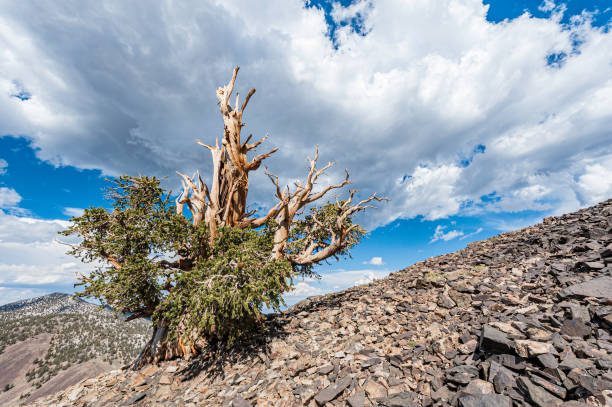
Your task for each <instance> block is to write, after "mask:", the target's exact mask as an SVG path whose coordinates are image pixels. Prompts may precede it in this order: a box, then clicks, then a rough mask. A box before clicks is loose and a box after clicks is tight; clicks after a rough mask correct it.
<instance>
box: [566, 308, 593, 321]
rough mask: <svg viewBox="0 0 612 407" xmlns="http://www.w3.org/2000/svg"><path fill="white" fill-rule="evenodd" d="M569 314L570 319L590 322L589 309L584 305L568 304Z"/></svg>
mask: <svg viewBox="0 0 612 407" xmlns="http://www.w3.org/2000/svg"><path fill="white" fill-rule="evenodd" d="M569 308H570V312H571V313H572V319H580V320H582V321H584V322H591V315H590V313H589V309H588V308H587V307H585V306H584V305H580V304H570V306H569Z"/></svg>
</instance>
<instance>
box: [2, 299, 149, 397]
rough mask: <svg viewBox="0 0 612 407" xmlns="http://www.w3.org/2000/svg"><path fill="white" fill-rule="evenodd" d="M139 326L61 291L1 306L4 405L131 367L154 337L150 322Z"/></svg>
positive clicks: (139, 323) (140, 323) (47, 393)
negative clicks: (149, 337)
mask: <svg viewBox="0 0 612 407" xmlns="http://www.w3.org/2000/svg"><path fill="white" fill-rule="evenodd" d="M134 322H136V321H134ZM134 322H131V323H129V324H126V323H124V322H123V321H122V320H121V319H118V318H116V317H115V315H113V313H112V312H111V311H109V310H99V307H98V306H96V305H94V304H90V303H87V302H85V301H81V300H76V299H74V298H72V297H71V296H70V295H67V294H59V293H55V294H50V295H47V296H43V297H38V298H32V299H29V300H23V301H18V302H14V303H11V304H7V305H4V306H1V307H0V405H2V406H5V405H17V404H20V403H26V404H27V403H30V402H31V401H33V400H34V399H36V398H38V397H41V396H46V395H49V394H53V393H56V392H58V391H61V390H64V389H65V388H67V387H69V386H71V385H73V384H75V383H78V382H79V381H81V380H83V379H84V378H88V377H91V376H92V375H94V376H95V375H98V374H101V373H103V372H108V371H109V370H112V369H113V368H117V367H120V366H122V365H124V364H126V363H128V362H129V361H130V360H131V359H132V358H133V357H134V356H135V355H136V354H137V353H138V351H139V350H140V349H141V348H142V346H143V344H144V343H145V342H146V340H147V339H148V335H149V334H148V323H146V322H145V321H139V322H136V323H134Z"/></svg>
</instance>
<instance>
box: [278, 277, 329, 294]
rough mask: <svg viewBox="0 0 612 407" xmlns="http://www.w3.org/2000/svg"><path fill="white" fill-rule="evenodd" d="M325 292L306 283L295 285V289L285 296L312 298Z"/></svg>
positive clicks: (301, 282)
mask: <svg viewBox="0 0 612 407" xmlns="http://www.w3.org/2000/svg"><path fill="white" fill-rule="evenodd" d="M321 294H323V291H322V290H321V289H320V288H317V287H313V286H311V285H309V284H308V283H306V282H304V281H300V282H298V283H297V284H295V286H294V289H293V290H292V291H290V292H289V293H287V294H285V296H286V297H310V296H313V295H321Z"/></svg>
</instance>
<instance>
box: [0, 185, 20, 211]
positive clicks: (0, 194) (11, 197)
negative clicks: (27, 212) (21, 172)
mask: <svg viewBox="0 0 612 407" xmlns="http://www.w3.org/2000/svg"><path fill="white" fill-rule="evenodd" d="M19 202H21V195H19V194H18V193H17V191H15V190H14V189H13V188H7V187H0V209H10V208H14V207H16V206H17V205H18V204H19Z"/></svg>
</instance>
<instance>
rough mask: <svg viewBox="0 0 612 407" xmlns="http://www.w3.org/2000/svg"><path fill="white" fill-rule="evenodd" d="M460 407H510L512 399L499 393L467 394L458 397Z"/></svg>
mask: <svg viewBox="0 0 612 407" xmlns="http://www.w3.org/2000/svg"><path fill="white" fill-rule="evenodd" d="M459 405H460V406H461V407H511V406H512V399H511V398H510V397H508V396H504V395H501V394H478V395H473V394H470V395H467V396H463V397H460V398H459Z"/></svg>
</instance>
